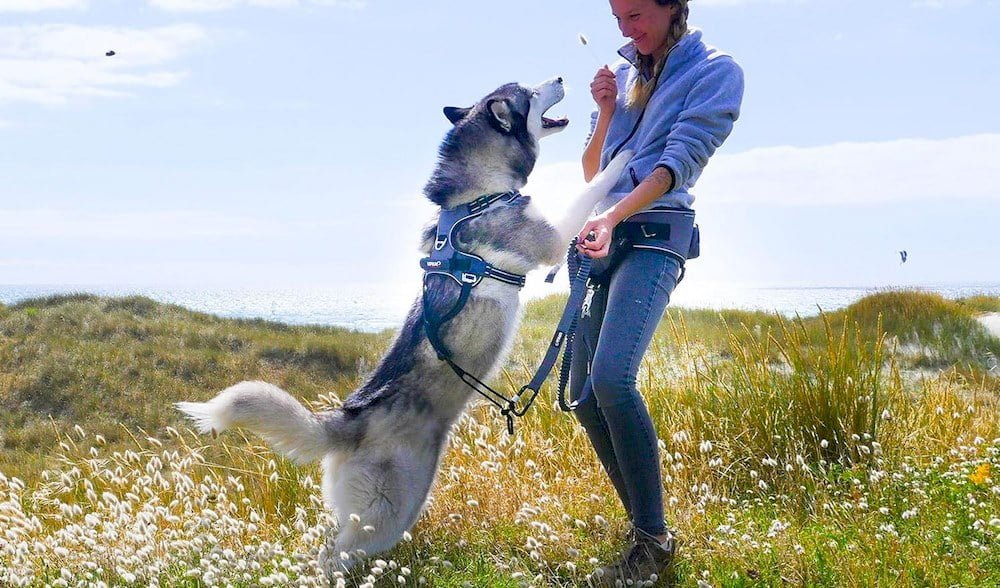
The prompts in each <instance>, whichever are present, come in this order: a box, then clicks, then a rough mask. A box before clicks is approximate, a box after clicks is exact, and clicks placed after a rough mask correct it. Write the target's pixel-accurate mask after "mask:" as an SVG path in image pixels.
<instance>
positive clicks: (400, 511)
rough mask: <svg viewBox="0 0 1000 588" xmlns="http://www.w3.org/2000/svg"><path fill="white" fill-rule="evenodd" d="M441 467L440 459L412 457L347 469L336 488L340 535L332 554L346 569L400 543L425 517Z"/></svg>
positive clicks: (353, 463)
mask: <svg viewBox="0 0 1000 588" xmlns="http://www.w3.org/2000/svg"><path fill="white" fill-rule="evenodd" d="M436 465H437V458H436V456H428V455H425V456H422V457H421V456H417V455H415V454H413V453H411V452H408V451H406V452H404V451H398V452H394V454H393V455H391V456H388V455H382V456H380V459H372V458H371V457H368V458H365V459H359V458H352V459H349V460H348V461H346V462H345V463H343V464H341V466H340V467H339V468H338V479H337V480H336V481H335V482H334V484H333V487H332V488H331V490H332V491H333V494H334V495H333V497H332V500H333V501H334V502H335V503H336V508H337V513H338V519H339V520H340V530H339V532H338V534H337V537H336V540H335V541H334V545H333V553H331V554H330V555H331V557H333V558H334V561H335V562H336V563H337V564H338V566H339V567H340V569H344V570H347V569H350V568H352V567H354V566H355V565H357V564H358V563H359V562H360V561H362V560H364V559H365V558H367V557H369V556H372V555H375V554H376V553H380V552H382V551H385V550H387V549H390V548H392V547H393V546H394V545H396V544H397V543H399V541H400V539H402V538H403V533H404V532H406V530H407V529H409V528H410V527H411V526H412V525H413V523H414V522H416V520H417V517H419V516H420V511H421V508H422V507H423V505H424V501H425V500H426V498H427V494H428V492H429V491H430V486H431V483H432V482H433V479H434V471H435V467H436Z"/></svg>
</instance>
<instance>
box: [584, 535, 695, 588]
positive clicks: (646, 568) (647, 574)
mask: <svg viewBox="0 0 1000 588" xmlns="http://www.w3.org/2000/svg"><path fill="white" fill-rule="evenodd" d="M668 535H669V538H668V539H667V542H666V545H665V546H662V547H661V546H660V542H659V541H657V540H656V538H655V537H652V536H650V535H647V534H646V533H644V532H642V531H640V530H639V529H633V530H632V532H631V533H630V537H629V540H630V543H631V545H629V547H628V549H626V550H625V553H624V554H622V558H621V560H620V561H619V562H618V563H616V564H614V565H611V566H606V567H603V568H597V569H596V570H594V572H593V573H592V574H590V575H589V576H587V584H588V585H589V586H591V587H592V588H598V587H605V586H608V587H617V586H622V587H627V586H637V587H638V586H673V585H674V555H675V554H676V553H677V541H676V540H675V538H674V536H673V535H672V534H670V533H669V532H668Z"/></svg>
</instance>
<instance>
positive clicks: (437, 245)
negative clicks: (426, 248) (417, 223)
mask: <svg viewBox="0 0 1000 588" xmlns="http://www.w3.org/2000/svg"><path fill="white" fill-rule="evenodd" d="M447 243H448V235H438V236H437V239H435V240H434V250H435V251H441V249H443V248H444V246H445V245H446V244H447Z"/></svg>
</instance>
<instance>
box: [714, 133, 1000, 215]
mask: <svg viewBox="0 0 1000 588" xmlns="http://www.w3.org/2000/svg"><path fill="white" fill-rule="evenodd" d="M998 152H1000V134H983V135H972V136H966V137H957V138H951V139H941V140H931V139H899V140H895V141H883V142H872V143H837V144H833V145H825V146H821V147H768V148H763V149H753V150H750V151H746V152H743V153H737V154H735V155H718V156H717V157H715V158H714V159H713V161H712V162H711V163H710V164H709V166H708V168H707V169H706V171H705V174H704V176H703V177H702V179H701V181H700V182H699V183H698V185H697V186H696V189H695V192H696V194H697V195H698V197H699V198H701V199H711V200H713V201H719V202H757V203H762V204H763V203H774V204H791V205H803V206H809V205H826V204H844V205H856V204H867V203H884V202H897V201H898V202H905V201H917V200H929V201H936V202H938V203H941V204H947V203H948V202H950V201H952V200H955V199H989V200H1000V190H997V188H996V178H997V177H1000V158H997V157H996V156H995V154H996V153H998Z"/></svg>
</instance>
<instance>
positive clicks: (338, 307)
mask: <svg viewBox="0 0 1000 588" xmlns="http://www.w3.org/2000/svg"><path fill="white" fill-rule="evenodd" d="M688 286H689V285H688V284H686V283H682V284H681V286H680V287H679V288H678V289H677V291H675V293H674V296H673V300H672V301H671V306H672V307H681V308H710V309H723V308H735V309H744V310H761V311H766V312H775V313H779V314H782V315H785V316H794V315H796V314H798V315H800V316H808V315H815V314H817V313H818V312H819V311H820V309H822V310H824V311H832V310H836V309H839V308H843V307H845V306H847V305H849V304H851V303H853V302H854V301H856V300H858V299H859V298H862V297H864V296H866V295H868V294H872V293H875V292H879V291H884V290H887V289H892V288H896V289H898V288H900V287H904V288H907V289H919V290H925V291H929V292H937V293H939V294H941V295H943V296H944V297H946V298H950V299H955V298H962V297H967V296H972V295H976V294H986V295H992V296H1000V282H986V283H967V284H928V285H906V286H891V287H890V286H870V287H864V286H852V287H749V286H735V285H717V284H716V285H703V284H691V285H690V287H688ZM560 291H565V286H562V287H560V286H548V285H536V286H534V287H531V286H529V288H528V289H527V290H526V292H525V293H524V297H525V298H528V299H530V298H536V297H540V296H544V295H547V294H552V293H557V292H560ZM68 293H90V294H98V295H101V296H129V295H141V296H146V297H149V298H152V299H153V300H157V301H159V302H165V303H170V304H178V305H180V306H183V307H185V308H189V309H191V310H196V311H200V312H207V313H210V314H214V315H217V316H221V317H227V318H260V319H265V320H271V321H278V322H282V323H287V324H294V325H307V324H315V325H331V326H339V327H345V328H349V329H353V330H358V331H367V332H377V331H381V330H383V329H393V328H397V327H399V326H400V325H401V324H402V322H403V319H404V318H405V317H406V313H407V310H408V309H409V307H410V304H411V303H412V302H413V300H414V296H415V293H416V288H414V285H413V284H405V285H402V284H392V285H375V284H353V285H343V286H337V287H302V288H269V287H266V288H249V287H248V288H192V287H165V286H161V287H151V286H76V285H39V286H35V285H32V286H5V285H0V303H3V304H13V303H16V302H19V301H23V300H26V299H30V298H37V297H44V296H52V295H56V294H68Z"/></svg>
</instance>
